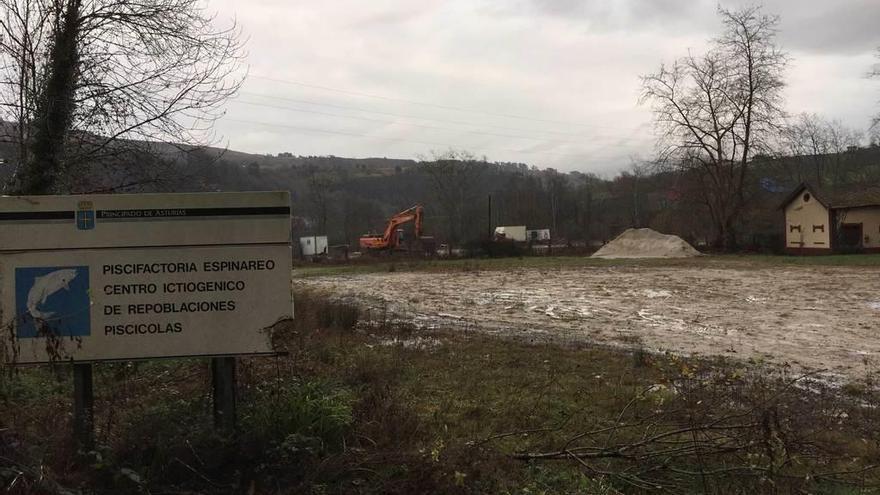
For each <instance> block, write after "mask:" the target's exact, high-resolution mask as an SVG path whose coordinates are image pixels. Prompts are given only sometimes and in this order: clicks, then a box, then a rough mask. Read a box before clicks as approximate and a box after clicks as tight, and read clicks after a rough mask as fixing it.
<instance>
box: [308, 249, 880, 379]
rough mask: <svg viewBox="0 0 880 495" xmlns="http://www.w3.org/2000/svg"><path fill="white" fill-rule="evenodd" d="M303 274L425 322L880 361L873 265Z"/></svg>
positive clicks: (837, 362) (705, 349)
mask: <svg viewBox="0 0 880 495" xmlns="http://www.w3.org/2000/svg"><path fill="white" fill-rule="evenodd" d="M296 283H297V284H300V285H302V286H305V287H311V288H315V289H322V290H327V291H329V292H330V293H332V294H334V295H336V296H339V297H344V298H353V299H355V300H357V301H358V302H359V303H360V304H362V305H364V306H366V307H368V308H372V309H373V310H374V311H375V312H382V311H385V310H386V309H387V310H388V311H389V312H392V313H394V314H396V315H398V316H402V317H404V318H408V319H411V320H412V321H414V322H416V323H417V324H419V325H423V326H425V327H433V326H438V327H442V326H452V327H453V328H456V327H457V328H469V329H475V330H481V331H485V332H490V333H496V334H503V335H507V336H516V337H520V338H526V339H534V340H548V339H552V340H560V341H570V340H585V341H593V342H598V343H603V344H611V345H624V346H636V345H641V346H644V347H646V348H648V349H653V350H660V351H666V350H669V351H672V352H676V353H680V354H697V355H728V356H731V357H737V358H741V359H748V358H753V359H757V360H763V361H767V362H771V363H776V364H783V363H788V364H789V365H791V366H793V367H795V368H797V369H824V370H827V371H828V373H829V374H830V375H832V376H833V375H841V377H842V378H849V377H851V378H856V377H863V376H864V374H865V371H866V369H871V370H874V369H875V368H877V367H878V366H880V359H878V357H880V269H876V268H864V267H859V268H848V267H766V268H761V269H750V268H747V267H742V268H737V267H726V266H725V267H717V268H716V267H709V268H707V267H705V266H694V267H681V266H676V267H644V266H614V267H589V268H577V269H551V270H539V269H517V270H511V271H479V272H452V273H417V272H408V273H376V274H364V275H337V276H328V277H315V278H307V279H300V280H298V281H297V282H296ZM374 314H377V313H374Z"/></svg>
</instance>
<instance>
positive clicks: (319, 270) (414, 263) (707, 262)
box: [294, 254, 880, 278]
mask: <svg viewBox="0 0 880 495" xmlns="http://www.w3.org/2000/svg"><path fill="white" fill-rule="evenodd" d="M597 266H695V267H726V266H730V267H736V268H757V269H760V268H766V267H768V266H880V254H839V255H831V256H775V255H756V254H748V255H710V256H704V257H700V258H682V259H617V260H610V259H600V258H590V257H588V256H523V257H519V258H464V259H436V260H418V259H406V258H403V259H401V260H391V261H389V260H387V259H376V260H369V261H363V262H358V263H353V264H347V265H303V266H300V267H296V268H295V269H294V277H299V278H306V277H318V276H330V275H354V274H360V273H379V272H393V271H426V272H445V271H476V270H511V269H519V268H535V269H555V268H580V267H597Z"/></svg>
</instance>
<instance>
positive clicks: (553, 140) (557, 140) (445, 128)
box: [232, 99, 583, 145]
mask: <svg viewBox="0 0 880 495" xmlns="http://www.w3.org/2000/svg"><path fill="white" fill-rule="evenodd" d="M232 101H233V102H235V103H240V104H242V105H252V106H259V107H267V108H275V109H279V110H289V111H292V112H303V113H310V114H315V115H326V116H329V117H340V118H343V119H354V120H363V121H367V122H377V123H381V124H389V125H407V126H413V127H421V128H423V129H435V130H440V131H451V132H460V133H467V134H482V135H485V136H495V137H505V138H514V139H530V140H533V141H551V142H556V143H566V144H575V145H582V144H583V143H582V142H575V141H567V140H563V139H547V138H542V137H533V136H519V135H514V134H500V133H496V132H485V131H476V130H465V129H453V128H449V127H438V126H433V125H423V124H416V123H412V122H399V121H392V120H381V119H373V118H369V117H359V116H355V115H341V114H338V113H329V112H321V111H318V110H306V109H302V108H293V107H285V106H280V105H269V104H267V103H255V102H250V101H242V100H238V99H235V100H232Z"/></svg>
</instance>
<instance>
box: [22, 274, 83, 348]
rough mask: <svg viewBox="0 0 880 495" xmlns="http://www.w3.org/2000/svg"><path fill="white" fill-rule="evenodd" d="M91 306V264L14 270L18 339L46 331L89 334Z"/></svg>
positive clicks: (69, 334)
mask: <svg viewBox="0 0 880 495" xmlns="http://www.w3.org/2000/svg"><path fill="white" fill-rule="evenodd" d="M89 306H90V303H89V267H87V266H40V267H19V268H16V269H15V309H16V314H17V315H18V321H17V323H18V325H17V333H16V334H17V336H18V337H19V338H33V337H40V336H45V334H46V332H51V333H52V334H53V335H57V336H62V337H81V336H87V335H90V334H91V319H90V315H89ZM41 330H42V331H41Z"/></svg>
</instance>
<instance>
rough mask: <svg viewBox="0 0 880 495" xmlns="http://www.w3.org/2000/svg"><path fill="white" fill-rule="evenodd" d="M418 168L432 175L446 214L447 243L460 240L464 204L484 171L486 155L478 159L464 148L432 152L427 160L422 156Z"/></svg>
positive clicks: (465, 207)
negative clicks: (463, 149)
mask: <svg viewBox="0 0 880 495" xmlns="http://www.w3.org/2000/svg"><path fill="white" fill-rule="evenodd" d="M421 167H422V169H423V170H424V171H425V172H426V173H427V174H428V176H429V177H430V178H431V185H432V186H433V189H434V194H435V196H436V198H437V201H438V203H439V204H440V206H441V208H442V209H443V213H444V215H445V217H446V225H447V236H448V237H449V242H450V246H451V245H452V244H457V243H460V242H461V241H462V240H463V236H464V235H465V232H466V230H467V227H466V224H467V221H466V220H467V219H466V218H465V212H466V210H467V205H468V203H469V202H470V201H471V200H472V199H473V196H474V192H475V191H476V187H477V186H478V184H477V180H478V179H479V178H480V176H481V175H482V174H483V172H484V170H485V167H486V160H485V158H484V159H482V160H478V159H477V157H476V156H474V155H473V154H471V153H468V152H466V151H457V150H449V151H447V152H445V153H439V154H438V153H434V154H433V156H432V159H430V160H427V159H423V160H422V163H421Z"/></svg>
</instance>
